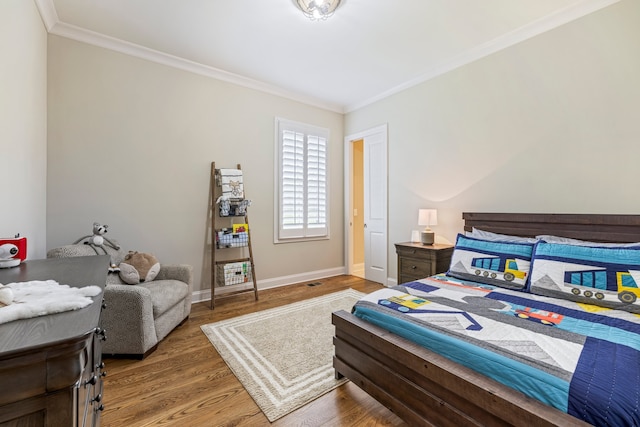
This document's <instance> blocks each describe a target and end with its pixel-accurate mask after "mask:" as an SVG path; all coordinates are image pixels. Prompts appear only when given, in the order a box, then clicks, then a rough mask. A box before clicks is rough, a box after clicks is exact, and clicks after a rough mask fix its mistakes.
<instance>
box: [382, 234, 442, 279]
mask: <svg viewBox="0 0 640 427" xmlns="http://www.w3.org/2000/svg"><path fill="white" fill-rule="evenodd" d="M395 246H396V254H397V255H398V285H400V284H402V283H407V282H411V281H414V280H418V279H424V278H425V277H429V276H433V275H434V274H438V273H444V272H445V271H447V270H448V269H449V264H450V263H451V255H453V246H451V245H441V244H437V243H435V244H433V245H423V244H422V243H409V242H407V243H396V244H395Z"/></svg>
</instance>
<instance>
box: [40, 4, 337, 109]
mask: <svg viewBox="0 0 640 427" xmlns="http://www.w3.org/2000/svg"><path fill="white" fill-rule="evenodd" d="M34 1H35V3H36V6H37V7H38V11H39V12H40V16H41V17H42V21H43V22H44V25H45V27H46V28H47V31H48V32H49V34H53V35H56V36H60V37H65V38H68V39H71V40H76V41H79V42H83V43H87V44H90V45H93V46H98V47H102V48H104V49H109V50H113V51H116V52H120V53H123V54H125V55H129V56H133V57H137V58H141V59H145V60H147V61H151V62H155V63H158V64H162V65H166V66H169V67H173V68H177V69H180V70H183V71H188V72H191V73H195V74H199V75H201V76H205V77H210V78H213V79H216V80H222V81H225V82H228V83H232V84H236V85H238V86H242V87H246V88H249V89H253V90H257V91H260V92H264V93H268V94H271V95H275V96H280V97H282V98H286V99H290V100H292V101H296V102H300V103H302V104H305V105H310V106H313V107H318V108H321V109H323V110H329V111H333V112H336V113H340V114H343V113H344V108H343V107H342V106H341V105H337V104H333V103H328V102H324V101H322V100H318V99H316V98H313V97H308V96H304V95H301V94H299V93H295V92H291V91H287V90H285V89H282V88H280V87H278V86H274V85H270V84H268V83H264V82H261V81H258V80H254V79H250V78H248V77H243V76H240V75H238V74H234V73H230V72H228V71H224V70H220V69H218V68H214V67H210V66H208V65H204V64H201V63H198V62H195V61H190V60H188V59H185V58H181V57H178V56H175V55H170V54H167V53H164V52H160V51H157V50H154V49H149V48H147V47H144V46H141V45H138V44H135V43H130V42H127V41H124V40H121V39H117V38H115V37H110V36H107V35H104V34H101V33H97V32H95V31H90V30H87V29H85V28H81V27H77V26H75V25H71V24H67V23H64V22H61V21H60V20H59V19H58V14H57V12H56V9H55V6H54V4H53V0H34Z"/></svg>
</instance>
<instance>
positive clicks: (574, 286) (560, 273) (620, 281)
mask: <svg viewBox="0 0 640 427" xmlns="http://www.w3.org/2000/svg"><path fill="white" fill-rule="evenodd" d="M530 282H531V284H530V291H531V293H534V294H538V295H546V296H552V297H556V298H563V299H567V300H570V301H577V302H583V303H588V304H593V305H598V306H601V307H608V308H617V309H621V310H625V311H630V312H632V313H640V301H638V299H639V298H640V248H638V247H636V248H625V247H614V248H611V247H588V246H577V245H566V244H558V243H547V242H540V243H538V244H537V245H536V247H535V249H534V253H533V259H532V266H531V278H530Z"/></svg>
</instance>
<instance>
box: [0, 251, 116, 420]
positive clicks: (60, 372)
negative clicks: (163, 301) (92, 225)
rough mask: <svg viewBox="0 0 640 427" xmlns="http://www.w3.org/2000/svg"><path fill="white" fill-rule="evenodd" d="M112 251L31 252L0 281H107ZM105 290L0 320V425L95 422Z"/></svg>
mask: <svg viewBox="0 0 640 427" xmlns="http://www.w3.org/2000/svg"><path fill="white" fill-rule="evenodd" d="M108 266H109V257H108V256H106V255H103V256H89V257H77V258H60V259H44V260H29V261H26V262H25V263H23V264H21V265H20V266H18V267H13V268H6V269H0V283H3V284H8V283H12V282H26V281H31V280H47V279H53V280H56V281H57V282H59V283H60V284H67V285H70V286H77V287H82V286H87V285H96V286H100V287H101V288H102V289H104V286H105V282H106V276H107V269H108ZM102 308H103V302H102V294H100V295H98V296H96V297H94V302H93V304H91V305H90V306H88V307H85V308H83V309H80V310H74V311H67V312H64V313H57V314H52V315H47V316H41V317H34V318H31V319H24V320H16V321H14V322H9V323H4V324H0V427H7V426H55V427H64V426H69V427H75V426H98V425H99V424H100V414H101V412H102V410H103V405H102V377H103V376H104V375H105V371H104V370H103V368H104V364H103V363H102V351H101V348H102V341H103V340H104V339H105V333H104V331H102V330H100V328H99V322H100V312H101V310H102Z"/></svg>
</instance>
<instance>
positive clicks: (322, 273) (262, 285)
mask: <svg viewBox="0 0 640 427" xmlns="http://www.w3.org/2000/svg"><path fill="white" fill-rule="evenodd" d="M341 274H346V268H345V267H337V268H329V269H326V270H317V271H311V272H308V273H300V274H292V275H290V276H282V277H275V278H273V279H265V280H260V279H258V290H259V291H261V290H264V289H271V288H277V287H280V286H287V285H293V284H294V283H304V282H311V281H314V280H318V279H324V278H325V277H332V276H339V275H341ZM238 289H239V288H236V287H234V289H233V290H238ZM209 300H211V289H203V290H200V291H195V292H194V293H193V294H191V303H192V304H193V303H196V302H203V301H209Z"/></svg>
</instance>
